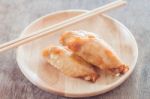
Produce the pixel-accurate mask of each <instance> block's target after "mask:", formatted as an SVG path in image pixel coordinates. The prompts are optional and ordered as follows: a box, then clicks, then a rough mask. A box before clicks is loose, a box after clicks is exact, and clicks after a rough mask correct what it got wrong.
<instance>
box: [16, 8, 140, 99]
mask: <svg viewBox="0 0 150 99" xmlns="http://www.w3.org/2000/svg"><path fill="white" fill-rule="evenodd" d="M70 12H74V13H85V12H88V10H80V9H71V10H61V11H56V12H52V13H49V14H47V15H44V16H41V17H40V18H38V19H36V20H35V21H33V22H31V23H30V24H29V25H28V26H27V27H25V29H24V30H23V31H22V32H21V34H20V36H19V37H22V35H23V34H24V33H25V31H26V30H28V28H29V27H31V26H32V25H33V24H35V23H36V22H38V21H40V20H41V19H43V18H46V17H48V16H53V15H57V14H61V13H70ZM103 16H105V17H107V18H109V19H110V20H112V21H114V22H115V23H117V24H118V25H120V26H121V27H122V28H124V29H125V31H127V32H128V33H129V35H130V36H131V37H132V39H133V40H134V41H135V47H136V59H135V62H134V64H133V66H132V68H131V69H130V70H129V72H128V73H127V74H126V75H124V76H122V77H120V78H119V80H117V81H115V82H114V83H112V84H110V85H108V86H107V87H105V88H104V89H103V90H99V91H95V92H94V91H93V92H86V93H81V94H79V93H77V94H76V93H66V92H64V91H63V92H62V91H59V90H56V89H49V88H46V87H44V86H43V85H39V84H38V83H37V82H35V81H33V80H32V79H31V78H30V77H29V75H27V73H25V71H24V70H23V69H22V66H21V65H22V64H21V63H20V62H19V58H18V57H19V55H18V54H19V47H18V48H17V50H16V60H17V64H18V67H19V69H20V70H21V72H22V73H23V75H24V76H25V77H26V78H27V79H28V80H29V81H30V82H31V83H32V84H34V85H35V86H37V87H39V88H40V89H42V90H45V91H47V92H50V93H53V94H57V95H61V96H65V97H90V96H95V95H100V94H103V93H106V92H108V91H111V90H112V89H114V88H116V87H118V86H120V85H121V84H122V83H123V82H124V81H125V80H126V79H127V78H128V77H129V76H130V75H131V73H132V72H133V70H134V69H135V66H136V63H137V59H138V46H137V42H136V40H135V38H134V36H133V35H132V33H131V32H130V31H129V29H128V28H127V27H126V26H125V25H123V24H122V23H121V22H119V21H118V20H116V19H114V18H112V17H110V16H108V15H105V14H103Z"/></svg>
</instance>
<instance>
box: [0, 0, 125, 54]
mask: <svg viewBox="0 0 150 99" xmlns="http://www.w3.org/2000/svg"><path fill="white" fill-rule="evenodd" d="M125 4H126V1H124V0H117V1H115V2H112V3H109V4H106V5H104V6H102V7H99V8H96V9H94V10H92V11H89V12H87V13H84V14H81V15H78V16H75V17H73V18H70V19H68V20H65V21H63V22H60V23H58V24H55V25H52V26H49V27H47V28H43V29H41V30H39V31H36V32H33V33H31V34H30V35H27V36H24V37H22V38H18V39H15V40H12V41H9V42H7V43H4V44H1V45H0V52H3V51H6V50H8V49H11V48H15V47H18V46H20V45H23V44H25V43H29V42H30V41H33V40H36V39H39V38H42V37H44V36H46V35H50V34H53V33H54V31H56V30H58V29H62V28H64V27H67V26H69V25H72V24H74V23H77V22H79V21H81V20H84V19H86V18H89V17H92V16H95V15H97V14H100V13H104V12H107V11H110V10H113V9H115V8H118V7H121V6H123V5H125Z"/></svg>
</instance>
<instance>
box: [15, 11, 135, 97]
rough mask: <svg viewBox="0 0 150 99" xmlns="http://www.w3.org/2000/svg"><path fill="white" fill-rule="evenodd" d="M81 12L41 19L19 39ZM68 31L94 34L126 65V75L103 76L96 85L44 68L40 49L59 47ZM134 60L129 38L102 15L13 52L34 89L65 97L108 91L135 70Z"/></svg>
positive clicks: (130, 36)
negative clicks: (62, 36)
mask: <svg viewBox="0 0 150 99" xmlns="http://www.w3.org/2000/svg"><path fill="white" fill-rule="evenodd" d="M85 12H86V11H83V10H68V11H60V12H56V13H52V14H49V15H46V16H43V17H41V18H39V19H37V20H36V21H34V22H33V23H31V24H30V25H29V26H28V27H27V28H26V29H25V30H24V31H23V32H22V34H21V36H20V37H22V36H25V35H28V34H30V33H32V32H34V31H37V30H39V29H41V28H44V27H47V26H50V25H53V24H56V23H58V22H61V21H63V20H66V19H68V18H71V17H73V16H76V15H79V14H81V13H85ZM69 30H86V31H89V32H94V33H96V34H97V35H98V36H99V37H100V38H102V39H104V40H105V41H106V42H107V43H108V44H110V45H111V46H112V48H113V49H114V50H115V51H116V52H117V54H118V55H119V56H120V57H121V59H122V60H123V61H124V62H125V63H126V64H129V68H130V70H129V72H127V73H126V74H125V75H123V76H121V77H118V78H113V77H110V76H108V75H105V74H103V75H102V76H101V78H99V79H98V80H97V81H96V83H90V82H87V81H84V80H81V79H76V78H70V77H67V76H65V75H63V74H62V73H60V72H59V71H58V70H56V69H55V68H54V67H52V66H50V65H49V64H47V63H46V61H45V60H44V59H43V57H42V56H41V51H42V49H43V48H45V47H46V46H48V45H50V44H53V45H54V44H56V45H59V42H58V39H59V36H60V34H61V33H62V32H63V31H69ZM137 57H138V48H137V44H136V41H135V39H134V37H133V35H132V34H131V33H130V32H129V30H128V29H127V28H126V27H125V26H124V25H122V24H121V23H120V22H118V21H117V20H115V19H113V18H111V17H109V16H106V15H97V16H94V17H91V18H88V19H86V20H83V21H81V22H78V23H76V24H74V25H71V26H68V27H66V28H63V29H60V30H58V31H55V33H54V34H53V35H49V36H47V37H43V38H41V39H38V40H36V41H32V42H30V43H28V44H26V45H23V46H20V47H19V48H18V49H17V62H18V65H19V67H20V69H21V71H22V72H23V74H24V75H25V76H26V77H27V78H28V79H29V80H30V81H31V82H32V83H33V84H34V85H36V86H38V87H40V88H41V89H44V90H46V91H48V92H51V93H55V94H59V95H63V96H67V97H88V96H94V95H98V94H102V93H105V92H107V91H110V90H112V89H113V88H115V87H117V86H119V85H120V84H121V83H122V82H123V81H125V79H127V78H128V77H129V75H130V74H131V72H132V71H133V69H134V68H135V64H136V61H137Z"/></svg>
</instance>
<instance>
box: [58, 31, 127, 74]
mask: <svg viewBox="0 0 150 99" xmlns="http://www.w3.org/2000/svg"><path fill="white" fill-rule="evenodd" d="M60 43H61V44H63V45H64V46H67V47H68V48H69V49H70V50H72V51H73V52H74V53H75V54H76V55H78V56H80V57H81V58H83V59H84V60H86V61H87V62H89V63H91V64H93V65H95V66H97V67H99V68H100V69H101V70H105V71H107V72H109V73H111V74H112V75H118V74H119V75H120V74H124V73H125V72H127V71H128V69H129V68H128V66H126V65H125V64H124V63H123V62H122V61H121V59H120V58H119V57H118V56H117V54H116V53H115V52H114V51H113V50H112V48H111V47H110V46H109V45H108V44H107V43H106V42H104V40H102V39H99V38H98V37H96V36H95V35H94V34H92V33H88V32H86V31H70V32H65V33H63V34H62V35H61V37H60Z"/></svg>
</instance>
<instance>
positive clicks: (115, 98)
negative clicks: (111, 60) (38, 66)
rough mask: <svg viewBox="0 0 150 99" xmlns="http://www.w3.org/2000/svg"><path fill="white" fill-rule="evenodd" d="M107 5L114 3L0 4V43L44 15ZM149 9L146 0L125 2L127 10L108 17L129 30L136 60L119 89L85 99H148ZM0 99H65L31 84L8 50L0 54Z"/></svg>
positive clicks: (8, 0)
mask: <svg viewBox="0 0 150 99" xmlns="http://www.w3.org/2000/svg"><path fill="white" fill-rule="evenodd" d="M111 1H114V0H0V43H4V42H6V41H9V40H12V39H15V38H17V37H18V36H19V35H20V33H21V31H22V30H23V29H24V28H25V27H26V26H27V25H28V24H29V23H30V22H32V21H33V20H35V19H37V18H39V17H40V16H43V15H45V14H48V13H51V12H54V11H59V10H65V9H87V10H90V9H93V8H96V7H99V6H101V5H103V4H105V3H108V2H111ZM149 6H150V2H149V0H128V6H126V7H124V8H121V9H118V10H115V11H112V12H111V13H109V15H111V16H112V17H114V18H116V19H118V20H119V21H121V22H122V23H123V24H125V25H126V26H127V27H128V28H129V29H130V30H131V32H132V33H133V35H134V36H135V38H136V40H137V43H138V47H139V58H138V62H137V65H136V69H135V70H134V72H133V74H132V75H131V76H130V77H129V79H128V80H127V81H125V82H124V83H123V84H122V85H121V86H120V87H118V88H116V89H114V90H113V91H111V92H108V93H106V94H103V95H99V96H95V97H90V98H88V99H149V98H150V72H149V71H150V66H149V65H150V33H149V32H150V7H149ZM0 99H68V98H65V97H61V96H57V95H54V94H50V93H47V92H45V91H43V90H41V89H39V88H37V87H36V86H34V85H33V84H31V83H30V82H29V81H28V80H27V79H26V78H25V77H24V75H23V74H22V73H21V71H20V70H19V68H18V66H17V63H16V59H15V50H11V51H7V52H4V53H0ZM69 99H71V98H69ZM82 99H83V98H82Z"/></svg>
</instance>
